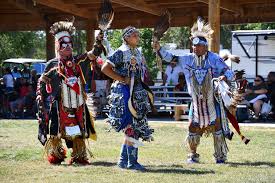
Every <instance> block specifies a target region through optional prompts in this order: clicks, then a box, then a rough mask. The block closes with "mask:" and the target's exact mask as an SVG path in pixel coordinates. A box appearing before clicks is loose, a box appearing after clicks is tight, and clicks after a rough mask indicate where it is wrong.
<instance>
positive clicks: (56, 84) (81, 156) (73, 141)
mask: <svg viewBox="0 0 275 183" xmlns="http://www.w3.org/2000/svg"><path fill="white" fill-rule="evenodd" d="M50 32H51V33H52V34H53V35H54V37H55V51H56V58H54V59H52V60H50V61H48V63H47V67H46V69H45V72H44V73H43V74H42V76H41V77H40V79H39V82H38V87H37V105H38V110H39V111H38V120H39V133H38V139H39V140H40V142H41V143H42V145H44V146H45V154H46V155H47V158H48V161H49V162H50V163H51V164H60V163H61V162H62V161H64V159H65V158H66V150H65V148H64V147H63V145H62V141H61V139H65V141H66V145H67V147H68V148H72V153H71V160H70V164H72V163H79V164H84V165H85V164H89V163H90V162H89V160H88V156H87V151H86V150H87V149H86V145H85V141H84V140H85V138H89V137H90V138H92V139H94V140H96V132H95V129H94V122H93V119H92V118H91V117H90V114H89V112H88V109H87V107H86V104H85V100H86V94H85V91H84V84H85V79H84V77H83V75H82V70H81V68H80V65H79V63H80V62H81V61H84V60H88V61H93V60H95V59H96V56H98V55H99V54H100V53H101V51H102V49H101V46H100V45H98V43H99V42H100V41H97V45H95V46H94V48H93V50H92V51H89V52H87V53H84V54H82V55H79V56H73V55H72V49H73V42H72V35H73V34H74V32H75V27H74V26H73V22H69V21H60V22H56V23H54V24H53V25H52V26H51V30H50ZM97 39H98V40H100V39H101V37H100V36H98V37H97ZM88 65H89V62H87V66H88ZM47 135H49V138H48V139H47Z"/></svg>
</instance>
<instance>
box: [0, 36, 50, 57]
mask: <svg viewBox="0 0 275 183" xmlns="http://www.w3.org/2000/svg"><path fill="white" fill-rule="evenodd" d="M45 47H46V40H45V34H44V33H43V32H41V31H39V32H31V31H24V32H0V50H1V51H0V52H1V55H0V61H2V60H5V59H7V58H16V57H27V58H42V59H43V58H45V57H46V52H45Z"/></svg>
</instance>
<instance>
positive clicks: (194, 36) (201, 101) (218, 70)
mask: <svg viewBox="0 0 275 183" xmlns="http://www.w3.org/2000/svg"><path fill="white" fill-rule="evenodd" d="M212 33H213V30H212V29H211V27H210V25H209V24H205V22H204V21H203V20H201V19H200V18H199V19H198V21H197V22H196V23H195V24H194V25H193V27H192V29H191V37H190V39H191V41H192V44H193V53H190V54H186V55H184V56H179V57H178V60H179V61H178V64H180V65H181V67H182V69H183V72H184V74H185V78H186V82H187V86H188V91H189V94H190V95H191V96H192V104H191V107H190V113H189V128H188V135H187V138H186V143H187V147H188V149H189V152H190V154H188V159H187V162H189V163H197V162H199V154H198V153H197V147H198V145H199V143H200V138H201V136H202V135H203V134H204V133H205V134H206V135H208V134H209V133H212V134H213V137H214V149H215V152H214V157H215V159H216V163H224V162H225V161H226V159H227V152H228V148H227V145H226V141H225V137H228V138H229V139H231V138H232V132H231V131H230V130H229V128H228V125H223V124H222V120H223V119H224V111H223V110H221V103H220V102H218V101H217V98H216V97H215V95H214V88H213V84H212V79H213V78H219V80H225V81H226V80H231V79H232V77H233V75H234V74H233V72H232V71H231V70H230V69H229V68H228V66H227V65H226V64H225V63H224V61H223V60H222V59H221V58H220V57H219V56H218V55H217V54H215V53H213V52H210V51H208V42H209V40H210V39H211V34H212ZM153 47H154V49H155V50H156V51H157V52H158V54H159V55H160V57H161V58H162V59H163V60H165V61H168V62H169V61H171V60H172V58H173V56H174V55H172V54H171V53H168V52H167V51H166V50H164V48H163V47H160V44H159V43H158V42H157V41H156V42H155V43H154V44H153Z"/></svg>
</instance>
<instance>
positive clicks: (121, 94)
mask: <svg viewBox="0 0 275 183" xmlns="http://www.w3.org/2000/svg"><path fill="white" fill-rule="evenodd" d="M122 37H123V44H122V45H121V46H120V47H119V48H118V49H117V50H116V51H115V52H114V53H113V54H112V55H111V56H110V57H108V59H107V62H106V63H104V65H103V67H102V72H103V73H104V74H106V75H107V76H109V77H110V78H112V79H114V82H113V84H112V86H111V94H110V96H109V103H110V111H109V115H108V122H109V124H110V125H111V126H112V127H113V128H114V129H115V130H116V131H117V132H119V131H121V130H122V131H123V132H124V134H125V139H124V143H123V144H122V147H121V154H120V159H119V162H118V166H119V167H120V168H128V169H134V170H141V171H143V170H145V168H144V167H143V166H142V165H140V164H139V163H138V162H137V160H138V146H139V145H140V142H139V141H138V139H139V138H141V139H142V140H144V141H151V140H152V133H153V129H151V128H150V127H149V126H148V121H147V117H146V114H147V113H148V112H149V111H150V110H151V106H152V103H153V97H152V96H153V95H152V92H151V91H150V89H149V88H148V87H147V86H146V85H145V84H144V83H143V81H142V76H143V72H144V69H143V68H144V65H143V64H144V62H143V57H142V54H141V52H140V51H139V50H138V48H137V46H138V43H139V32H138V30H137V29H136V28H135V27H131V26H129V27H127V28H125V29H124V30H123V35H122Z"/></svg>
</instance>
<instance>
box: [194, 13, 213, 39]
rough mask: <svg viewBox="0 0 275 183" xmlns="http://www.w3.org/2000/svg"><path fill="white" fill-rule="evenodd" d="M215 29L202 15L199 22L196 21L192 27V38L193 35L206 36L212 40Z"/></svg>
mask: <svg viewBox="0 0 275 183" xmlns="http://www.w3.org/2000/svg"><path fill="white" fill-rule="evenodd" d="M213 33H214V31H213V30H212V29H211V26H210V25H209V24H208V23H205V22H204V20H203V19H202V18H201V17H198V19H197V22H195V23H194V25H193V27H192V28H191V35H192V36H191V38H192V37H204V38H206V39H208V41H209V40H211V36H212V34H213Z"/></svg>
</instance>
